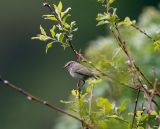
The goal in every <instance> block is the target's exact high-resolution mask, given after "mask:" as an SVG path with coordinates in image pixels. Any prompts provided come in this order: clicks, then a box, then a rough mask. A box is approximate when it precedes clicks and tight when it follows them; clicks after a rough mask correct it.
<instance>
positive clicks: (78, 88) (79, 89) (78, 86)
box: [77, 80, 81, 98]
mask: <svg viewBox="0 0 160 129" xmlns="http://www.w3.org/2000/svg"><path fill="white" fill-rule="evenodd" d="M80 84H81V82H80V80H78V82H77V91H78V96H79V98H80V92H81V87H80Z"/></svg>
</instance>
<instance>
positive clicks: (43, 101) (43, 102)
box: [0, 77, 82, 122]
mask: <svg viewBox="0 0 160 129" xmlns="http://www.w3.org/2000/svg"><path fill="white" fill-rule="evenodd" d="M0 81H1V82H3V84H5V85H6V86H8V87H9V88H12V89H13V90H15V91H17V92H19V93H20V94H22V95H24V96H26V97H27V99H28V100H30V101H33V102H37V103H40V104H42V105H45V106H47V107H49V108H50V109H52V110H55V111H57V112H60V113H62V114H65V115H67V116H70V117H72V118H74V119H76V120H78V121H80V122H82V120H81V119H80V118H78V117H77V116H74V115H72V114H70V113H68V112H66V111H64V110H62V109H60V108H58V107H57V106H55V105H53V104H50V103H48V102H47V101H45V100H42V99H40V98H38V97H36V96H34V95H32V94H31V93H29V92H26V91H25V90H23V89H21V88H19V87H17V86H16V85H14V84H12V83H10V82H9V81H7V80H5V79H2V78H1V77H0Z"/></svg>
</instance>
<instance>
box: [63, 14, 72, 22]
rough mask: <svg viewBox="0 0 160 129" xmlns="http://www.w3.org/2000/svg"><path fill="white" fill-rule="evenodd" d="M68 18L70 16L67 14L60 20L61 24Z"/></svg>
mask: <svg viewBox="0 0 160 129" xmlns="http://www.w3.org/2000/svg"><path fill="white" fill-rule="evenodd" d="M70 16H71V15H70V14H67V15H66V16H65V17H63V19H62V21H63V23H65V22H66V20H67V18H68V17H70Z"/></svg>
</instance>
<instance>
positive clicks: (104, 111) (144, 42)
mask: <svg viewBox="0 0 160 129" xmlns="http://www.w3.org/2000/svg"><path fill="white" fill-rule="evenodd" d="M98 17H99V16H98ZM148 17H149V18H148ZM159 18H160V11H159V10H157V9H155V8H153V7H147V8H145V10H144V12H143V13H142V14H141V15H140V17H139V20H138V22H137V24H136V25H137V26H139V27H140V28H143V29H144V30H145V31H146V32H147V33H148V34H149V35H151V36H152V37H153V38H154V39H156V40H157V39H158V35H159V32H160V26H159V25H160V19H159ZM107 19H108V17H107ZM98 20H104V19H103V18H102V19H101V18H100V19H98ZM146 21H147V22H146ZM104 23H107V22H104ZM132 23H134V24H135V21H133V22H131V21H130V19H129V18H126V19H125V20H124V23H122V22H121V23H120V24H121V25H122V24H125V25H127V27H126V26H121V27H120V32H121V33H122V35H123V36H124V39H126V42H127V46H128V47H129V49H130V51H131V54H132V55H133V57H134V59H135V62H137V63H138V65H139V66H140V68H142V71H144V74H146V75H147V77H148V78H150V79H151V80H152V81H153V82H154V81H155V80H154V79H155V78H158V77H159V75H160V71H159V64H160V60H159V58H158V57H159V51H157V50H155V46H154V43H153V42H152V41H151V40H150V39H148V38H147V37H146V36H145V35H144V34H143V33H141V32H139V31H138V30H136V29H135V28H133V27H132V26H130V25H131V24H132ZM158 40H159V39H158ZM116 42H117V41H115V39H114V37H113V35H112V34H111V35H110V36H107V37H100V38H98V39H97V40H95V41H92V42H91V43H90V46H89V47H88V48H87V49H86V51H85V55H86V56H87V57H88V59H89V60H90V61H92V62H93V64H95V65H96V67H97V68H98V69H100V70H101V71H103V72H105V73H107V77H103V78H102V79H100V80H97V82H96V81H93V80H89V81H88V83H87V84H86V86H87V87H86V90H85V88H84V89H83V90H84V91H83V92H84V93H83V94H82V96H83V97H82V100H81V101H82V102H83V104H82V105H83V107H81V110H82V111H85V113H84V114H82V116H83V118H84V120H85V121H87V123H89V124H91V125H93V127H94V128H96V129H110V128H111V127H112V129H129V128H130V126H131V123H132V117H133V108H134V103H135V102H134V99H133V98H135V95H136V94H135V93H136V92H135V91H134V90H133V89H130V88H129V87H128V86H134V81H133V79H132V74H131V71H130V70H129V69H128V64H127V57H126V55H125V54H124V52H123V51H122V50H121V49H120V48H119V46H117V45H116ZM155 76H156V77H155ZM158 79H159V78H158ZM91 84H93V85H91ZM93 87H94V88H93ZM88 89H90V90H88ZM91 92H93V98H92V102H91V103H92V111H91V114H90V108H89V103H90V95H91V94H92V93H91ZM71 96H72V97H71V100H72V101H65V103H66V102H68V103H67V105H68V104H69V105H68V106H67V108H66V110H68V111H72V112H73V113H76V114H77V113H78V112H81V110H77V107H78V103H77V102H78V100H77V95H75V94H74V95H73V94H72V95H71ZM102 96H103V97H102ZM156 101H157V103H160V100H159V99H158V98H156ZM73 102H74V103H75V104H76V106H75V104H73ZM138 103H139V104H138V110H137V113H136V114H137V116H136V118H135V119H136V120H135V124H136V125H137V127H138V128H139V129H144V128H145V127H146V122H147V119H148V114H147V113H145V111H142V110H143V109H142V104H144V105H143V108H144V109H147V107H148V104H147V103H146V99H145V97H144V96H143V94H141V97H140V100H139V102H138ZM87 104H88V105H87ZM73 105H74V106H73ZM117 105H119V106H117ZM154 108H155V110H157V107H154ZM157 111H158V110H157ZM77 115H78V114H77ZM89 117H91V118H89ZM159 117H160V114H158V112H156V111H153V112H151V117H150V122H151V121H152V122H151V128H158V126H159V122H160V119H159ZM67 119H68V117H66V116H64V117H63V116H62V117H61V118H60V120H59V122H58V123H57V125H56V126H55V129H58V128H64V127H67V125H73V127H74V129H76V128H77V129H78V128H79V127H78V126H77V127H76V125H77V123H74V122H72V121H68V120H67ZM69 119H70V118H69ZM71 128H72V127H70V129H71Z"/></svg>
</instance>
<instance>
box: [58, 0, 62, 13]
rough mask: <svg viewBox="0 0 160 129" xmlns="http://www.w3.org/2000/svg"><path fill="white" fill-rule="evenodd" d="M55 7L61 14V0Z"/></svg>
mask: <svg viewBox="0 0 160 129" xmlns="http://www.w3.org/2000/svg"><path fill="white" fill-rule="evenodd" d="M57 8H58V12H59V13H60V14H61V12H62V8H63V5H62V2H61V1H60V2H59V4H58V6H57Z"/></svg>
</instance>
